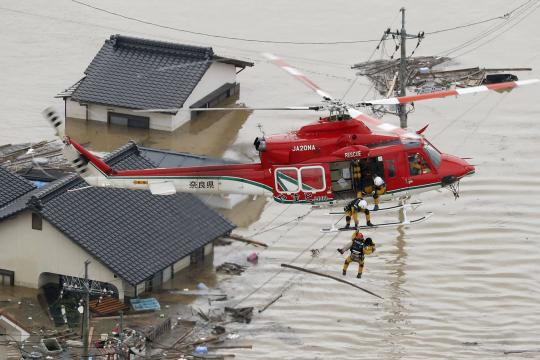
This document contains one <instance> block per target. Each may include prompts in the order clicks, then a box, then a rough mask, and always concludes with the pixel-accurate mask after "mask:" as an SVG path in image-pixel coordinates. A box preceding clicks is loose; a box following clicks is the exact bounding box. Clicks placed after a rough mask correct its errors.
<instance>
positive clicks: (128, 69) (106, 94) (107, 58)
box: [72, 35, 214, 113]
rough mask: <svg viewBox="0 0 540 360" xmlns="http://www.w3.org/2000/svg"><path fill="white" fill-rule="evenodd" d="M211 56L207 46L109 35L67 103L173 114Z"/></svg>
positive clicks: (189, 91) (184, 99)
mask: <svg viewBox="0 0 540 360" xmlns="http://www.w3.org/2000/svg"><path fill="white" fill-rule="evenodd" d="M213 56H214V53H213V51H212V48H209V47H198V46H189V45H181V44H174V43H168V42H162V41H153V40H146V39H139V38H133V37H127V36H121V35H112V36H111V37H110V39H108V40H106V41H105V43H104V44H103V47H102V48H101V50H100V51H99V52H98V53H97V55H96V56H95V57H94V59H93V60H92V62H91V63H90V65H89V66H88V68H87V69H86V71H85V74H86V77H85V78H84V79H83V80H82V81H81V82H80V84H79V86H78V87H77V88H76V89H75V91H73V94H72V98H73V99H74V100H77V101H81V102H92V103H98V104H105V105H115V106H121V107H125V108H132V109H156V108H157V109H178V108H181V107H182V106H183V104H184V102H185V101H186V99H187V98H188V97H189V95H190V94H191V92H192V91H193V89H194V88H195V86H197V84H198V83H199V81H200V79H201V78H202V76H203V75H204V73H205V72H206V70H207V69H208V67H209V66H210V64H211V63H212V61H213V60H212V59H213ZM172 112H174V113H176V111H172Z"/></svg>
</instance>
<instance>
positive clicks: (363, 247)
mask: <svg viewBox="0 0 540 360" xmlns="http://www.w3.org/2000/svg"><path fill="white" fill-rule="evenodd" d="M347 250H350V251H351V253H350V255H349V256H347V258H346V259H345V262H344V263H343V275H347V269H348V268H349V265H350V264H351V262H353V261H355V262H357V263H358V274H357V275H356V277H357V278H359V279H360V278H361V277H362V272H363V271H364V256H365V255H371V254H373V253H374V252H375V243H374V242H373V240H372V239H371V238H367V239H365V240H364V235H363V234H362V233H361V232H359V231H358V230H356V231H355V232H354V234H353V236H352V241H351V242H350V243H348V244H347V245H346V246H345V247H343V248H340V249H337V251H338V252H339V253H340V254H343V253H344V252H345V251H347Z"/></svg>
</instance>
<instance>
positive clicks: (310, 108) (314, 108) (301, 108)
mask: <svg viewBox="0 0 540 360" xmlns="http://www.w3.org/2000/svg"><path fill="white" fill-rule="evenodd" d="M322 109H324V107H323V106H318V105H317V106H283V107H215V108H212V107H210V108H189V109H184V108H181V109H143V110H133V112H167V113H176V112H178V111H253V110H257V111H259V110H263V111H274V110H276V111H277V110H279V111H284V110H287V111H305V110H308V111H320V110H322Z"/></svg>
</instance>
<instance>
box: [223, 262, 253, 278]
mask: <svg viewBox="0 0 540 360" xmlns="http://www.w3.org/2000/svg"><path fill="white" fill-rule="evenodd" d="M245 270H246V266H243V265H238V264H235V263H231V262H225V263H223V264H221V265H219V266H218V267H217V268H216V272H218V273H224V274H228V275H240V274H242V273H243V272H244V271H245Z"/></svg>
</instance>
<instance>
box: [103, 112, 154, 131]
mask: <svg viewBox="0 0 540 360" xmlns="http://www.w3.org/2000/svg"><path fill="white" fill-rule="evenodd" d="M107 121H108V123H109V124H112V125H120V126H127V127H133V128H138V129H149V128H150V118H149V117H146V116H136V115H129V114H120V113H115V112H108V113H107Z"/></svg>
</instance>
